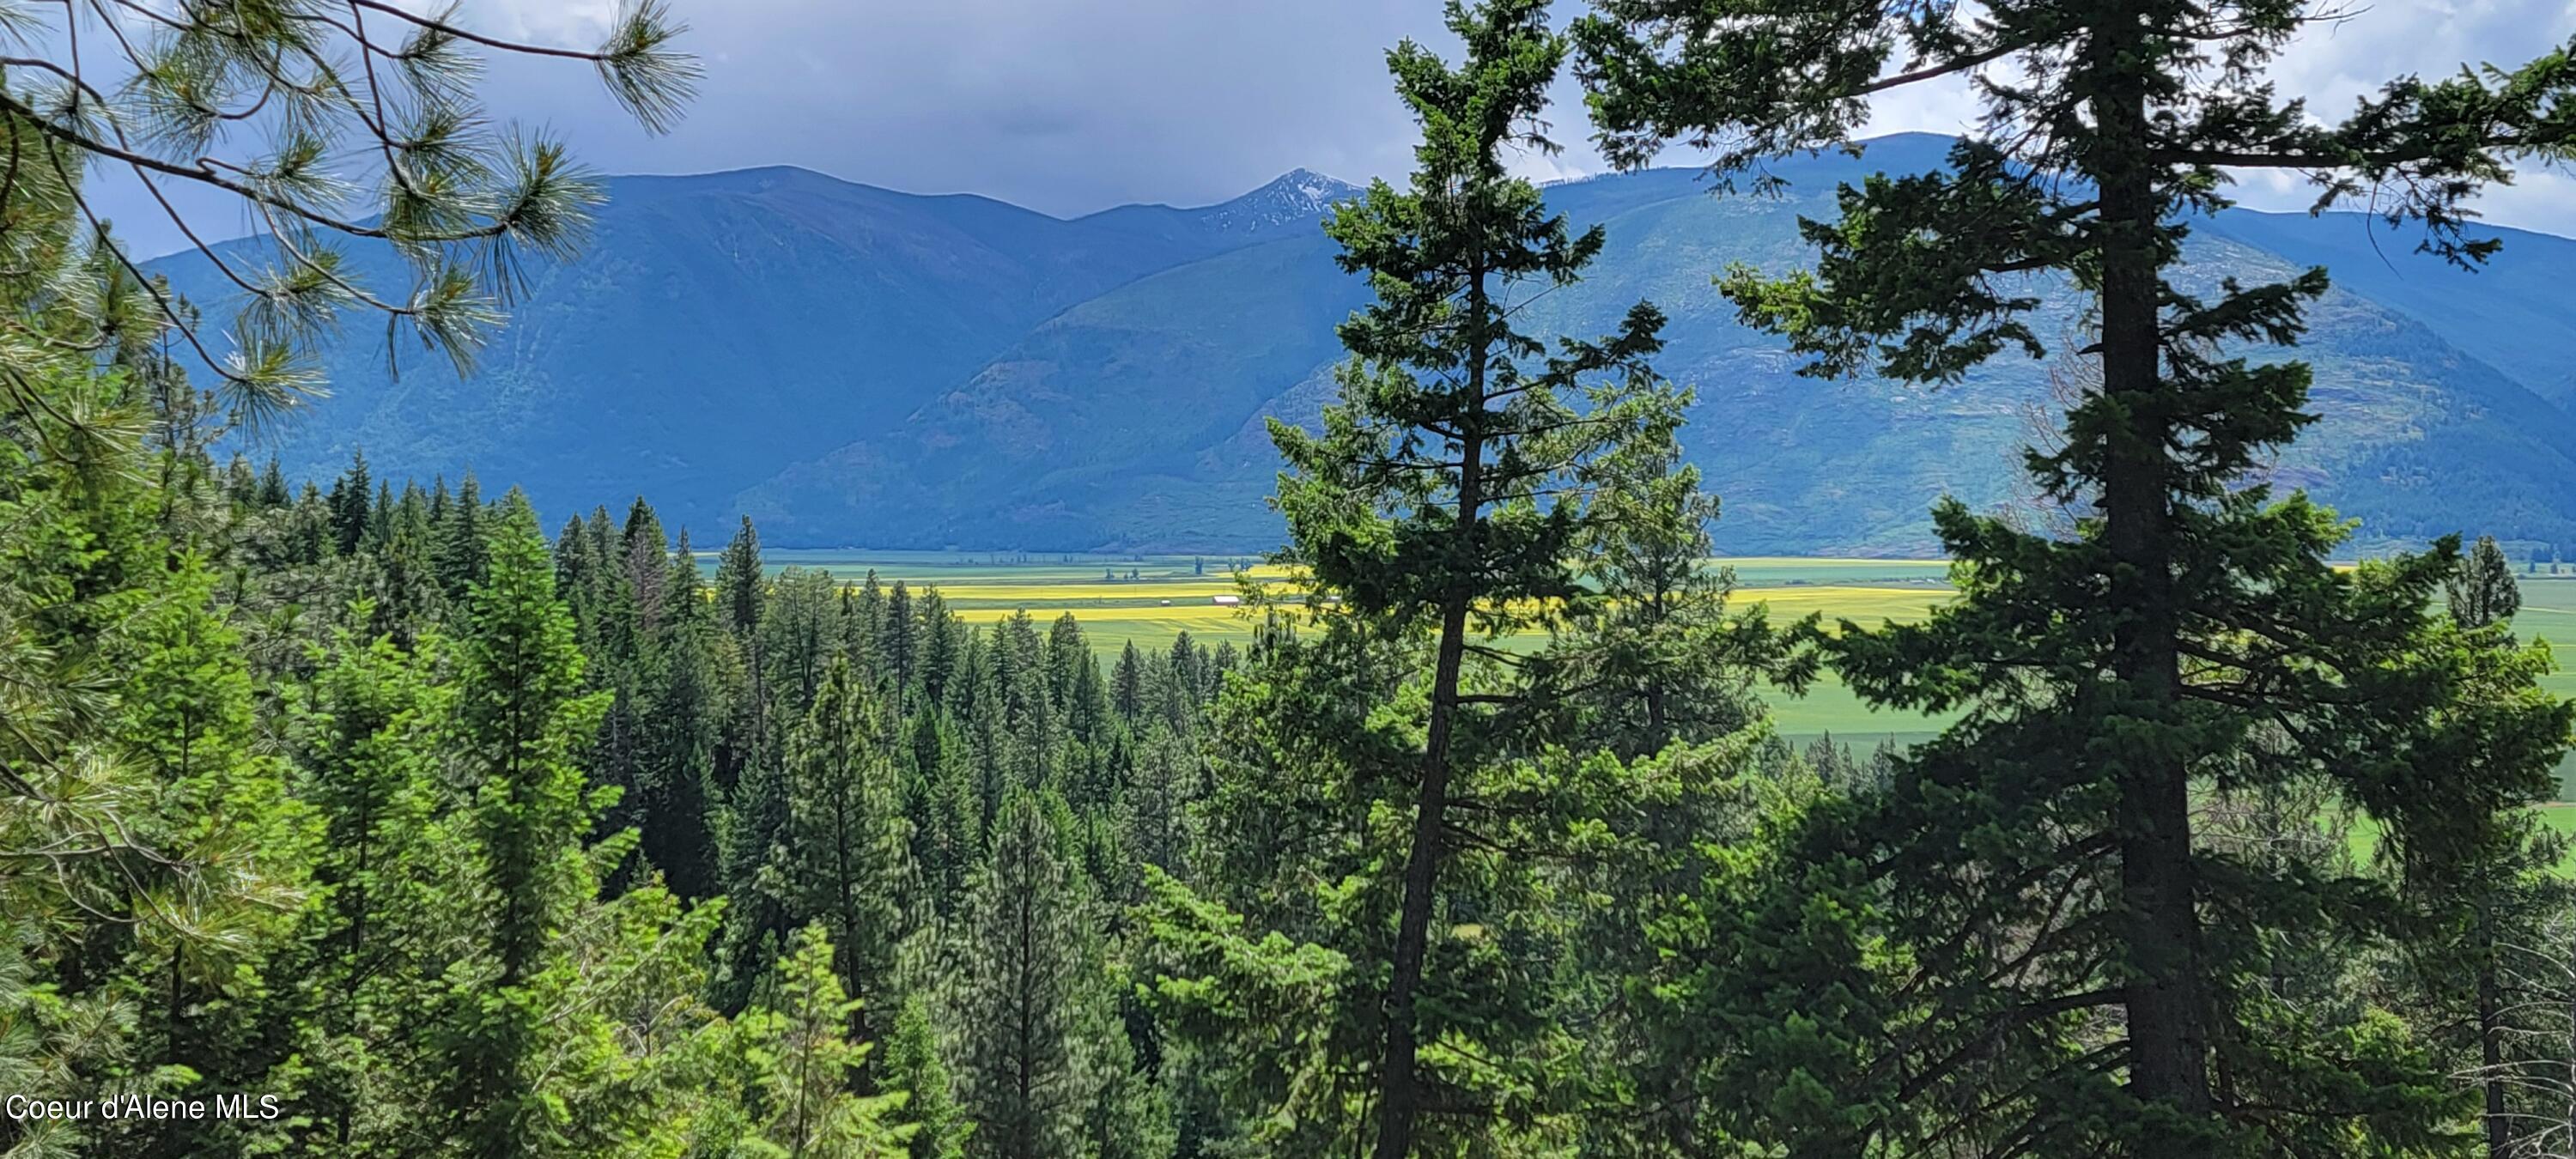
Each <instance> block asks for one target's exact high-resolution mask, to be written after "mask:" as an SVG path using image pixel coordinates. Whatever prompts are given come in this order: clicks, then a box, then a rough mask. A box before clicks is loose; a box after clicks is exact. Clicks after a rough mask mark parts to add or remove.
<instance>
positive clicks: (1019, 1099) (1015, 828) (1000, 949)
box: [957, 788, 1097, 1159]
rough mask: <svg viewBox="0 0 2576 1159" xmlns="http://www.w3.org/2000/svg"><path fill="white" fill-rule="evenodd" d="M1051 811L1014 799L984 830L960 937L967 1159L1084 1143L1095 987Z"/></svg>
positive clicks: (1051, 1151) (1083, 919) (1029, 1155)
mask: <svg viewBox="0 0 2576 1159" xmlns="http://www.w3.org/2000/svg"><path fill="white" fill-rule="evenodd" d="M1059 809H1060V806H1058V805H1055V804H1052V803H1050V802H1048V801H1046V800H1045V799H1043V798H1042V797H1040V796H1038V795H1036V794H1033V793H1031V792H1030V791H1029V790H1027V789H1022V788H1014V789H1012V790H1011V791H1010V793H1009V794H1008V795H1007V796H1005V797H1004V798H1003V800H1002V805H1001V811H1000V813H999V814H998V815H997V816H996V817H995V818H994V822H993V851H992V855H991V857H990V858H989V860H987V861H986V863H985V864H984V866H983V867H982V868H981V869H979V870H978V871H977V873H976V877H975V883H974V886H973V890H972V899H971V900H970V902H969V903H968V908H967V916H966V920H965V924H964V926H963V928H962V936H963V938H964V941H963V943H962V947H961V948H962V952H963V954H964V956H965V961H966V971H965V978H964V979H963V991H962V993H961V994H960V995H959V998H958V1001H959V1003H960V1009H959V1011H958V1017H957V1026H958V1028H959V1038H960V1043H959V1047H960V1049H959V1058H958V1068H957V1079H958V1082H959V1084H960V1086H961V1088H962V1092H963V1095H964V1101H965V1105H966V1110H967V1114H968V1115H969V1116H970V1117H971V1118H972V1119H973V1121H974V1123H975V1129H974V1133H973V1134H972V1135H970V1136H968V1138H967V1141H966V1142H967V1152H968V1154H970V1155H975V1156H979V1157H989V1159H1047V1157H1051V1156H1058V1155H1070V1154H1077V1153H1079V1151H1080V1143H1079V1140H1080V1139H1081V1138H1082V1136H1083V1133H1084V1123H1085V1118H1086V1115H1085V1112H1086V1110H1087V1106H1086V1103H1087V1101H1088V1100H1087V1097H1086V1096H1087V1095H1089V1094H1090V1092H1089V1091H1087V1090H1085V1089H1084V1085H1085V1081H1084V1080H1085V1078H1086V1074H1085V1069H1086V1060H1085V1059H1084V1057H1083V1050H1084V1046H1083V1043H1082V1041H1081V1038H1080V1035H1081V1033H1082V1030H1083V1022H1082V1019H1083V1003H1084V1002H1085V1000H1086V999H1087V997H1088V996H1089V992H1090V990H1091V988H1092V987H1094V986H1095V985H1096V984H1097V980H1096V979H1093V978H1090V977H1086V976H1085V972H1086V970H1087V969H1089V968H1091V967H1093V966H1095V965H1096V964H1097V959H1096V957H1095V956H1094V951H1093V949H1092V947H1091V944H1090V940H1089V939H1090V938H1091V937H1092V935H1091V933H1090V932H1089V917H1090V915H1089V914H1088V913H1087V912H1086V911H1087V909H1088V904H1089V903H1088V899H1086V898H1085V897H1084V896H1083V895H1082V893H1081V892H1080V887H1079V885H1078V884H1077V881H1078V879H1076V878H1075V877H1074V875H1073V873H1072V868H1073V867H1072V865H1071V862H1070V858H1069V857H1068V856H1067V851H1066V849H1065V845H1066V835H1065V834H1064V833H1063V832H1062V831H1061V830H1060V829H1059V828H1058V827H1057V822H1056V819H1055V816H1054V815H1055V814H1056V813H1057V812H1058V811H1059Z"/></svg>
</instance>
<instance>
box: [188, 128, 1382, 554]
mask: <svg viewBox="0 0 2576 1159" xmlns="http://www.w3.org/2000/svg"><path fill="white" fill-rule="evenodd" d="M1321 181H1322V179H1318V178H1315V177H1314V176H1313V175H1311V174H1302V173H1300V174H1292V175H1289V176H1288V177H1283V178H1281V180H1280V181H1279V182H1275V183H1273V185H1271V186H1266V187H1264V188H1263V189H1261V190H1256V191H1254V192H1253V193H1252V194H1248V195H1246V197H1245V198H1244V199H1242V203H1228V204H1227V205H1224V206H1213V207H1207V208H1205V209H1200V210H1172V209H1164V208H1161V207H1131V208H1132V209H1133V210H1134V212H1127V213H1112V214H1100V215H1094V216H1093V217H1090V218H1086V219H1083V220H1079V221H1064V220H1060V219H1057V218H1053V217H1048V216H1046V215H1044V214H1040V213H1035V212H1032V211H1029V210H1025V209H1020V208H1018V207H1016V206H1011V205H1006V204H1003V203H1001V202H998V201H993V200H990V199H988V198H982V197H971V196H942V197H926V196H917V195H913V194H905V193H896V192H892V191H889V190H884V189H877V188H873V187H870V186H865V185H856V184H851V183H849V182H844V181H839V180H835V179H833V178H829V177H825V176H823V175H821V174H817V173H812V172H808V171H805V170H801V169H792V168H772V169H757V170H745V171H738V172H729V173H716V174H706V175H701V176H690V177H626V178H615V179H612V180H611V181H610V183H609V195H610V200H609V203H608V204H607V205H606V206H605V207H604V208H603V209H602V210H601V212H600V213H599V216H598V221H597V225H596V227H595V228H594V230H593V231H592V236H591V239H590V244H589V246H588V248H587V250H586V251H585V253H584V254H583V256H582V257H581V259H580V260H579V261H577V262H574V263H570V264H566V265H532V266H531V268H530V269H529V271H528V284H527V286H526V292H525V294H524V296H523V297H522V298H521V300H519V301H517V302H516V303H514V304H513V305H512V307H511V311H510V315H511V316H510V322H509V324H508V325H507V326H506V327H505V328H503V329H502V330H501V331H500V332H499V333H498V334H497V335H496V336H495V338H494V341H493V343H492V345H491V346H490V347H489V348H488V349H487V350H486V351H485V352H484V354H483V356H482V359H481V365H480V366H479V367H478V370H477V373H476V374H475V376H474V377H473V378H472V379H471V380H469V381H464V382H460V381H459V380H458V378H457V376H456V374H455V373H454V372H453V370H451V369H450V368H449V367H448V366H447V365H446V364H445V363H444V362H443V361H441V360H437V359H434V358H428V357H424V356H422V355H421V353H420V352H419V351H416V350H406V351H401V352H399V353H401V354H402V355H403V356H404V361H403V362H402V363H401V365H400V367H399V370H400V373H399V375H398V376H391V377H389V376H388V375H387V373H386V369H385V352H384V348H383V341H382V332H381V330H372V331H371V330H370V329H369V327H368V324H367V323H366V322H364V321H361V322H360V323H359V324H358V325H355V326H353V327H352V328H351V330H350V332H349V334H348V335H347V340H345V341H343V342H341V343H339V344H338V345H337V346H336V347H335V348H333V349H332V350H331V351H330V353H329V355H328V357H327V358H326V367H327V370H328V373H329V378H330V381H331V383H332V384H333V396H332V397H330V398H328V399H325V400H322V401H320V402H318V403H316V404H315V405H313V406H312V407H310V408H309V409H308V410H307V412H306V413H305V414H303V415H302V416H301V417H300V418H299V420H298V421H296V422H295V423H294V424H292V425H291V426H289V427H288V429H287V431H286V432H285V434H284V436H283V437H282V438H281V439H280V440H279V441H278V442H277V444H276V445H275V446H274V447H272V448H266V449H269V450H274V451H275V452H276V453H278V454H279V455H280V456H281V457H282V458H283V459H284V460H285V461H286V463H287V464H288V466H289V467H290V468H292V469H293V470H294V471H295V472H296V473H305V474H328V473H330V471H331V470H333V469H335V468H336V466H337V465H338V464H341V463H344V462H345V461H346V460H347V459H348V457H349V455H350V453H351V452H352V451H353V450H357V449H361V448H363V449H364V450H365V452H366V453H367V455H368V457H369V458H370V459H371V460H373V461H374V462H375V463H376V464H377V469H378V470H379V471H380V472H383V473H388V474H393V475H417V476H420V477H423V478H427V477H428V476H429V475H431V474H432V473H436V472H446V473H448V474H450V475H451V476H452V475H454V474H456V473H458V472H459V471H461V470H463V469H466V468H472V469H474V470H476V471H478V472H479V473H480V474H481V475H482V476H483V477H484V478H485V479H486V480H488V481H491V482H494V483H516V484H519V485H521V486H523V487H524V488H525V489H526V490H527V491H528V493H529V494H530V496H532V497H533V498H535V499H536V501H537V502H538V504H539V505H540V507H541V509H543V510H545V511H547V512H549V513H550V514H555V515H562V514H568V513H570V512H572V511H575V510H583V509H587V508H588V507H589V506H591V505H592V504H595V503H603V502H605V503H610V504H622V503H623V502H624V500H625V499H627V498H630V497H632V496H633V495H635V494H638V493H643V494H649V495H652V496H654V497H655V499H656V500H657V501H660V500H662V499H663V497H665V496H668V497H669V501H670V502H671V503H672V507H671V509H670V510H669V511H668V512H667V514H668V515H669V516H671V517H674V518H676V519H678V520H681V521H685V522H688V523H692V524H696V525H698V526H702V527H704V526H715V525H720V524H728V523H730V522H731V511H732V508H731V500H732V497H733V495H734V494H735V492H737V491H740V490H741V489H743V488H744V487H746V486H749V485H752V484H754V483H756V482H758V481H760V480H762V479H765V478H767V477H769V476H771V475H773V474H775V473H776V472H777V471H778V470H779V468H780V467H781V466H782V465H784V464H787V463H791V462H795V461H797V460H800V459H804V458H808V457H813V456H819V455H822V454H824V453H826V452H828V451H830V450H831V449H832V448H834V447H836V446H838V445H840V444H843V443H845V442H847V441H849V440H850V439H851V438H853V437H857V436H859V435H862V434H865V433H867V432H872V431H878V430H884V429H891V428H895V427H898V426H899V425H900V424H902V422H903V421H904V419H905V418H906V416H908V415H911V414H912V413H913V412H914V411H915V410H917V409H918V408H919V407H920V406H921V404H922V401H923V400H925V399H928V398H932V397H935V396H937V395H938V394H939V393H940V392H941V391H944V390H946V389H948V388H951V387H953V386H955V385H956V384H957V383H959V382H961V381H964V380H966V379H968V378H970V377H971V376H973V375H974V374H975V373H976V371H977V369H978V368H979V367H981V366H982V365H983V364H984V363H985V362H986V361H987V360H989V359H990V358H992V357H993V356H994V355H995V354H996V353H997V352H999V351H1001V350H1002V349H1003V348H1004V347H1005V346H1006V345H1007V344H1009V343H1010V342H1011V341H1013V340H1014V339H1016V338H1018V337H1019V336H1020V335H1022V334H1023V333H1025V332H1026V331H1028V329H1029V328H1030V327H1032V326H1034V325H1037V324H1038V323H1039V322H1041V321H1043V320H1045V319H1046V318H1048V317H1050V316H1052V315H1054V314H1056V313H1057V312H1058V311H1061V310H1063V309H1064V308H1066V307H1068V306H1072V305H1075V304H1077V303H1080V302H1083V301H1085V300H1087V299H1090V298H1092V297H1094V296H1096V295H1098V294H1100V293H1102V292H1103V291H1106V290H1109V289H1111V288H1113V287H1116V286H1118V285H1120V284H1122V283H1125V282H1128V281H1130V280H1133V279H1135V278H1137V277H1139V276H1142V275H1144V274H1147V273H1151V272H1154V271H1157V270H1162V269H1167V268H1170V267H1173V266H1178V265H1185V264H1188V263H1191V262H1193V261H1196V260H1198V259H1202V258H1206V257H1209V256H1211V255H1215V254H1219V253H1222V252H1225V251H1227V250H1230V249H1234V248H1239V247H1242V246H1247V245H1258V244H1261V243H1263V242H1265V241H1268V240H1270V239H1273V238H1277V237H1281V236H1285V235H1287V234H1291V233H1295V234H1301V235H1302V234H1305V233H1308V232H1310V231H1311V230H1312V229H1313V226H1314V222H1315V221H1316V220H1318V219H1320V217H1321V213H1322V210H1321V208H1320V207H1319V206H1318V205H1317V204H1315V203H1313V202H1308V203H1307V205H1306V209H1305V211H1304V215H1303V216H1302V217H1300V216H1299V215H1298V214H1297V213H1296V211H1295V207H1296V204H1297V202H1298V199H1300V198H1303V197H1307V196H1309V195H1310V193H1311V194H1312V195H1314V196H1321V197H1331V196H1338V195H1340V194H1342V193H1344V192H1346V191H1347V187H1339V186H1330V185H1325V184H1321ZM225 249H226V253H227V257H228V258H236V257H238V258H247V259H249V260H252V261H257V260H258V255H257V252H256V249H255V247H252V246H250V245H248V244H247V243H233V244H231V245H229V246H227V247H225ZM352 256H353V258H354V259H355V261H356V263H357V265H358V269H359V278H360V280H361V281H362V282H363V283H364V284H368V285H370V286H374V287H378V288H383V289H388V290H397V291H398V290H399V288H400V286H401V283H400V281H399V277H398V275H399V272H400V268H399V266H398V265H397V264H396V263H395V262H394V261H393V259H392V257H391V255H390V254H387V253H383V252H372V253H371V252H367V251H364V250H361V251H358V252H356V253H354V254H353V255H352ZM156 267H157V268H159V269H161V270H163V271H166V272H167V273H168V274H169V275H170V277H171V279H172V282H173V284H174V285H175V286H176V287H177V288H178V289H180V290H181V291H182V292H183V293H186V294H188V295H189V296H190V297H192V298H194V299H196V300H198V301H201V302H217V303H221V302H225V301H226V300H227V298H228V295H227V294H225V293H223V292H221V290H220V289H219V287H221V286H223V285H224V283H222V282H220V280H219V276H218V275H217V274H216V273H215V272H214V271H213V270H212V268H211V266H210V264H209V263H208V262H207V260H206V259H205V258H204V256H203V255H199V254H194V253H188V254H183V255H180V256H178V257H174V258H171V259H167V260H165V261H163V262H160V263H156Z"/></svg>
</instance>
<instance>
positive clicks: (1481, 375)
mask: <svg viewBox="0 0 2576 1159" xmlns="http://www.w3.org/2000/svg"><path fill="white" fill-rule="evenodd" d="M1471 278H1472V280H1471V281H1470V283H1469V290H1468V306H1467V308H1468V311H1469V313H1468V317H1470V318H1472V319H1475V320H1477V322H1478V323H1479V324H1481V323H1482V321H1483V320H1484V319H1485V318H1486V316H1487V308H1486V307H1487V302H1486V294H1485V278H1484V274H1483V272H1482V271H1478V272H1476V273H1475V274H1473V275H1471ZM1485 360H1486V350H1485V345H1484V343H1483V342H1481V341H1480V342H1476V343H1473V344H1472V345H1471V346H1470V348H1469V350H1468V356H1467V389H1468V391H1469V393H1470V394H1471V395H1472V396H1473V397H1474V399H1475V412H1474V413H1470V414H1467V415H1464V416H1461V417H1462V418H1463V420H1464V421H1463V422H1462V424H1461V425H1460V428H1459V435H1460V437H1459V440H1458V443H1459V466H1458V524H1457V532H1456V534H1457V536H1458V540H1459V543H1460V546H1461V548H1462V550H1461V551H1460V553H1459V555H1458V556H1457V558H1459V559H1465V560H1474V559H1476V558H1477V554H1476V550H1475V541H1476V528H1477V521H1476V520H1477V513H1478V511H1479V510H1480V509H1481V508H1482V507H1483V506H1484V454H1485V443H1484V436H1483V433H1482V427H1483V424H1482V423H1481V422H1480V421H1478V420H1479V416H1480V415H1481V413H1482V412H1483V410H1484V408H1485V366H1486V361H1485ZM1449 582H1450V584H1451V588H1450V592H1449V594H1448V596H1447V597H1446V598H1445V600H1444V601H1443V602H1442V604H1441V608H1440V654H1439V660H1438V663H1437V667H1436V668H1435V669H1434V670H1433V672H1432V677H1431V719H1430V722H1429V725H1428V727H1427V729H1426V731H1425V735H1424V742H1423V747H1422V783H1421V784H1420V785H1419V786H1418V787H1417V788H1416V791H1415V794H1414V803H1413V848H1412V851H1411V853H1410V854H1409V855H1408V856H1407V857H1406V859H1405V863H1404V908H1403V910H1402V912H1401V913H1400V914H1399V915H1398V916H1397V919H1396V929H1395V957H1394V960H1393V962H1391V963H1390V965H1391V966H1392V970H1391V972H1390V975H1389V977H1388V979H1387V986H1386V1007H1385V1015H1386V1055H1385V1058H1384V1059H1383V1060H1381V1065H1380V1066H1379V1068H1378V1082H1379V1083H1380V1085H1381V1086H1382V1087H1383V1088H1384V1089H1385V1098H1384V1099H1383V1100H1381V1106H1380V1108H1379V1111H1378V1120H1377V1126H1378V1130H1377V1151H1376V1159H1405V1157H1406V1156H1408V1155H1410V1154H1412V1151H1413V1130H1414V1120H1415V1118H1416V1117H1417V1116H1419V1115H1420V1113H1421V1111H1422V1084H1421V1080H1420V1076H1419V1075H1417V1074H1415V1073H1414V1059H1415V1056H1416V1054H1417V1053H1418V1052H1419V1049H1420V1043H1419V1042H1418V1041H1417V1038H1416V1034H1415V1028H1414V1025H1413V1013H1414V995H1415V992H1416V991H1418V990H1419V989H1421V986H1422V960H1423V958H1424V956H1425V955H1426V954H1427V953H1428V952H1429V949H1430V935H1431V906H1432V896H1431V895H1432V890H1433V888H1434V886H1435V885H1436V884H1437V881H1438V878H1439V871H1440V841H1441V830H1442V829H1443V828H1444V827H1445V826H1446V825H1447V823H1448V812H1449V771H1450V770H1449V733H1450V730H1451V728H1452V727H1453V725H1454V723H1455V721H1456V718H1457V714H1458V672H1459V669H1460V668H1461V667H1462V666H1463V664H1464V662H1465V659H1466V655H1467V606H1468V603H1469V599H1470V596H1471V594H1472V593H1471V592H1470V591H1469V589H1468V584H1469V583H1470V579H1469V577H1468V576H1466V575H1464V574H1453V575H1452V576H1451V577H1450V581H1449Z"/></svg>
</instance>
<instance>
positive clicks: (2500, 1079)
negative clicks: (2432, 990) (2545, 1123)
mask: <svg viewBox="0 0 2576 1159" xmlns="http://www.w3.org/2000/svg"><path fill="white" fill-rule="evenodd" d="M2485 924H2486V923H2485V922H2483V921H2481V922H2480V923H2479V925H2480V926H2481V927H2483V926H2484V925H2485ZM2483 936H2484V935H2483V931H2481V938H2482V939H2483ZM2492 945H2493V943H2492V942H2490V943H2489V947H2490V948H2491V947H2492ZM2481 958H2482V959H2483V960H2481V961H2480V962H2479V963H2478V1061H2479V1062H2480V1063H2481V1064H2483V1065H2482V1066H2481V1068H2480V1070H2479V1081H2478V1085H2479V1086H2481V1087H2484V1088H2485V1093H2486V1101H2487V1107H2486V1119H2487V1122H2486V1128H2487V1159H2505V1155H2506V1154H2507V1153H2508V1152H2510V1151H2511V1150H2512V1148H2513V1124H2512V1123H2511V1122H2510V1121H2509V1120H2507V1119H2506V1118H2505V1107H2504V1019H2503V1013H2502V1012H2503V1005H2504V1004H2503V1001H2502V997H2501V995H2500V994H2499V993H2498V992H2497V991H2498V989H2499V988H2498V987H2497V985H2496V970H2495V961H2494V955H2493V953H2492V952H2490V953H2487V954H2482V955H2481Z"/></svg>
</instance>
